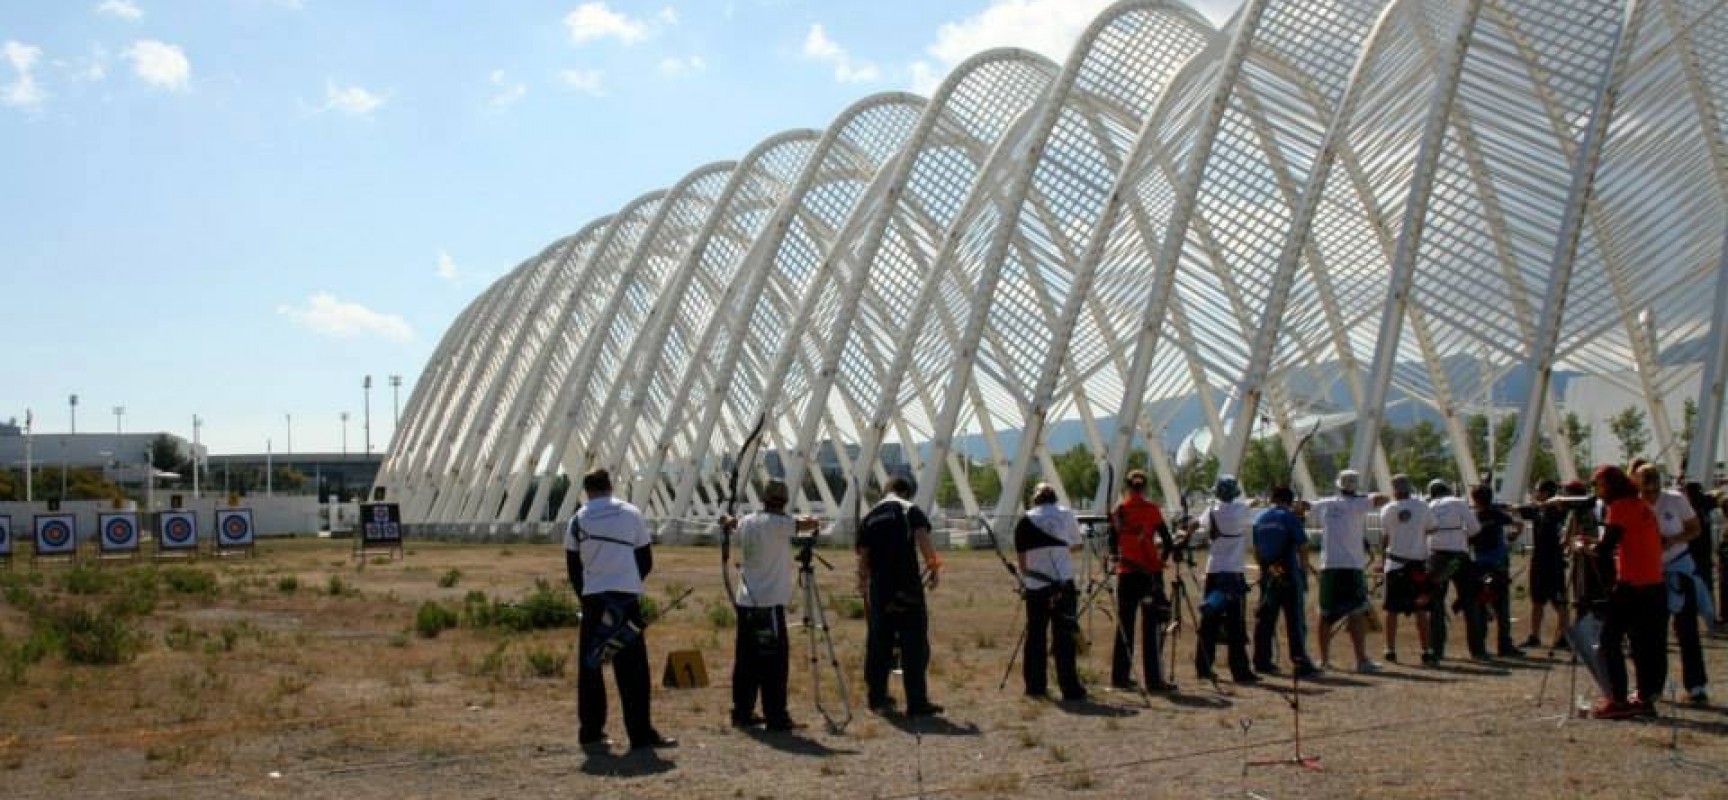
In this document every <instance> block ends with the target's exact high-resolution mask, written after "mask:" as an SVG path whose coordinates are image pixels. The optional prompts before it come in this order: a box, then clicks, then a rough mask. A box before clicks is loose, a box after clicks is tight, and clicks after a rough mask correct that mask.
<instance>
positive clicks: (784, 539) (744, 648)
mask: <svg viewBox="0 0 1728 800" xmlns="http://www.w3.org/2000/svg"><path fill="white" fill-rule="evenodd" d="M790 499H791V492H790V490H788V489H787V487H786V484H784V483H782V482H780V481H769V482H768V485H767V486H765V487H763V489H762V510H761V511H758V512H756V513H754V514H750V515H749V516H746V517H744V519H742V520H734V519H732V518H731V517H723V518H721V520H720V524H721V525H723V526H727V527H734V526H735V527H736V530H737V535H738V544H739V549H740V550H741V551H742V553H743V563H741V564H740V565H739V575H738V592H737V603H736V604H735V605H734V606H733V609H734V610H735V611H736V612H737V615H738V626H737V638H736V650H735V652H736V655H735V657H734V658H733V661H732V724H733V725H734V726H736V727H740V728H747V727H750V726H752V725H758V724H764V723H765V724H766V726H767V728H768V730H771V731H790V730H794V729H796V728H798V727H800V726H799V725H798V724H797V723H796V722H793V721H792V716H791V715H790V714H789V713H787V711H786V684H787V681H788V678H789V677H790V671H791V646H790V640H789V639H788V638H787V635H786V605H787V604H788V603H790V602H792V582H793V581H792V571H793V570H792V561H793V558H792V547H793V540H794V539H795V538H797V535H798V532H800V531H815V530H816V529H817V528H818V527H820V525H821V522H820V521H819V520H817V519H816V518H815V517H799V518H797V519H794V518H792V517H790V516H788V515H787V514H786V504H787V503H788V502H789V501H790ZM804 541H808V540H807V539H806V540H804ZM758 695H760V696H761V698H762V716H757V715H756V698H757V696H758Z"/></svg>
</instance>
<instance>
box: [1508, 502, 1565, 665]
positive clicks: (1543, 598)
mask: <svg viewBox="0 0 1728 800" xmlns="http://www.w3.org/2000/svg"><path fill="white" fill-rule="evenodd" d="M1559 490H1560V484H1558V483H1556V482H1555V481H1554V480H1553V479H1552V478H1544V479H1543V480H1541V481H1538V482H1537V483H1536V491H1534V492H1533V493H1532V494H1531V499H1532V500H1534V501H1535V502H1534V503H1532V504H1531V505H1527V506H1520V507H1519V508H1518V514H1519V515H1520V516H1522V517H1523V518H1524V520H1525V521H1527V522H1529V523H1530V545H1531V550H1530V592H1529V594H1530V637H1529V638H1527V639H1525V640H1524V646H1525V647H1537V646H1540V645H1541V644H1542V614H1543V611H1544V610H1545V609H1546V608H1547V607H1548V606H1553V607H1554V638H1553V639H1551V640H1550V642H1551V643H1552V647H1550V648H1549V649H1550V650H1558V649H1560V647H1561V645H1563V644H1564V643H1565V636H1566V562H1565V557H1564V555H1563V552H1564V551H1563V549H1562V541H1561V540H1562V538H1563V536H1564V529H1565V527H1566V523H1567V520H1568V519H1569V518H1570V517H1571V515H1572V509H1571V508H1569V507H1568V506H1567V505H1565V504H1563V503H1559V502H1555V495H1556V494H1558V493H1559Z"/></svg>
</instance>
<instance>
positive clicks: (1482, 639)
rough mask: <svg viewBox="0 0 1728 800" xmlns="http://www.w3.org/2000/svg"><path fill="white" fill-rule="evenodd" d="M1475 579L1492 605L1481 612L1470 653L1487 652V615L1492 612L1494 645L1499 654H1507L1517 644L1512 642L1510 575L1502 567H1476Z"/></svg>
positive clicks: (1471, 641)
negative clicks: (1480, 621) (1480, 622)
mask: <svg viewBox="0 0 1728 800" xmlns="http://www.w3.org/2000/svg"><path fill="white" fill-rule="evenodd" d="M1476 577H1477V585H1478V586H1482V587H1483V590H1482V591H1483V593H1485V594H1487V595H1489V602H1490V603H1491V604H1492V605H1490V606H1489V607H1487V608H1485V609H1483V610H1482V615H1483V620H1482V625H1480V626H1479V629H1478V631H1477V634H1476V636H1477V638H1472V639H1471V640H1470V652H1472V653H1478V652H1487V650H1488V644H1487V641H1488V620H1487V615H1488V614H1489V613H1490V612H1492V613H1493V615H1494V632H1495V641H1494V645H1495V647H1497V648H1499V650H1500V652H1502V653H1509V652H1511V651H1512V650H1513V649H1514V648H1516V647H1517V644H1516V643H1515V642H1513V641H1512V573H1511V572H1509V571H1507V570H1506V569H1505V568H1503V567H1495V568H1492V569H1490V568H1487V567H1483V566H1480V565H1478V566H1477V568H1476ZM1478 597H1481V595H1478Z"/></svg>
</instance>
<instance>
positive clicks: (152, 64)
mask: <svg viewBox="0 0 1728 800" xmlns="http://www.w3.org/2000/svg"><path fill="white" fill-rule="evenodd" d="M120 55H122V56H124V57H126V58H127V59H128V60H130V61H131V62H132V74H134V75H137V76H138V79H139V80H141V81H143V82H145V83H148V84H150V85H151V86H156V87H160V88H163V89H167V90H168V91H171V92H183V91H185V90H186V88H187V86H188V85H190V82H191V80H192V62H190V61H188V60H186V51H184V50H181V49H180V48H179V47H178V46H176V45H171V44H166V43H163V42H158V41H156V40H154V39H139V40H138V41H136V42H133V43H132V46H131V47H128V48H126V50H125V51H124V52H122V53H121V54H120Z"/></svg>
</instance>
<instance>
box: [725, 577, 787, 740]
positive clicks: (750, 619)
mask: <svg viewBox="0 0 1728 800" xmlns="http://www.w3.org/2000/svg"><path fill="white" fill-rule="evenodd" d="M734 608H735V610H736V611H737V612H738V638H737V640H736V641H737V649H736V653H737V657H736V658H734V659H733V660H732V718H733V719H734V720H744V719H748V718H749V717H750V714H751V712H753V711H754V710H755V709H756V698H757V697H758V696H760V697H761V698H762V716H763V717H764V718H766V719H767V720H768V721H769V722H770V723H783V722H790V721H791V719H792V718H791V716H789V715H788V714H787V713H786V681H787V678H788V676H789V674H790V672H791V653H792V646H791V643H790V642H789V641H788V640H787V638H786V607H785V606H764V607H753V606H734Z"/></svg>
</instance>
